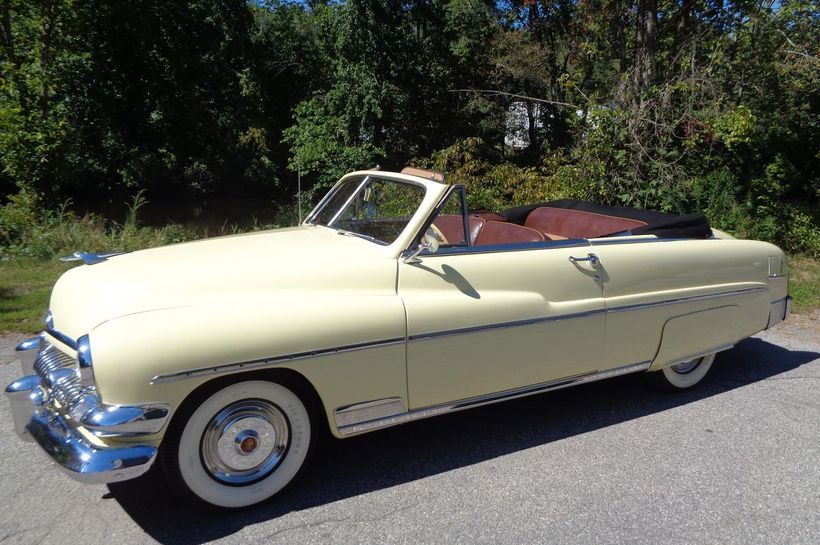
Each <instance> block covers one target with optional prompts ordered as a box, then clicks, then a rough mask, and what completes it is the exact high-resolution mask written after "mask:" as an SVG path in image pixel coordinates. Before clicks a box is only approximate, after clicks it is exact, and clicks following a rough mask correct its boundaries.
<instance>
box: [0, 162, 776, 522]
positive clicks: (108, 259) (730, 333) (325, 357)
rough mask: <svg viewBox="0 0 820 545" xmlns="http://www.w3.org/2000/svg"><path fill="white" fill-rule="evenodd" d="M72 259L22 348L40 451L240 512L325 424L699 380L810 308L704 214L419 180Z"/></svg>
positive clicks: (366, 185) (363, 175) (109, 477)
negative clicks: (292, 214) (496, 202)
mask: <svg viewBox="0 0 820 545" xmlns="http://www.w3.org/2000/svg"><path fill="white" fill-rule="evenodd" d="M70 259H76V260H82V261H83V262H84V264H83V265H81V266H79V267H75V268H73V269H71V270H70V271H68V272H67V273H66V274H64V275H63V276H62V278H60V280H59V281H58V282H57V284H56V286H55V287H54V291H53V293H52V296H51V302H50V310H49V312H48V314H47V317H46V322H45V328H44V331H43V332H42V334H40V335H39V336H37V337H35V338H33V339H29V340H27V341H24V342H23V343H21V344H20V345H19V346H18V348H17V350H18V351H19V352H18V353H19V355H20V359H21V365H22V369H23V375H24V376H23V377H22V378H20V379H19V380H17V381H15V382H14V383H12V384H10V385H9V386H8V387H7V388H6V394H7V395H8V396H9V398H10V400H11V404H12V409H13V417H14V425H15V428H16V431H17V433H18V435H19V436H20V437H21V438H23V439H25V440H30V441H34V442H36V443H38V444H39V445H40V447H42V449H43V450H45V451H46V452H47V453H48V454H49V455H50V456H51V458H52V459H53V460H54V462H55V463H56V465H57V466H58V467H60V468H62V469H63V470H64V471H65V472H67V473H68V475H70V476H72V477H74V478H76V479H79V480H81V481H85V482H93V483H101V482H113V481H121V480H125V479H131V478H134V477H137V476H139V475H141V474H143V473H145V472H146V471H147V470H148V469H149V468H150V467H151V466H152V465H153V464H154V463H155V462H158V463H161V465H162V467H163V469H164V471H165V473H166V475H167V476H168V478H169V480H170V482H171V483H172V484H173V485H175V487H176V488H178V489H179V490H180V491H182V493H184V494H187V495H188V496H191V497H193V498H196V499H198V500H201V501H203V502H206V503H208V504H212V505H216V506H221V507H242V506H247V505H252V504H255V503H258V502H260V501H263V500H266V499H268V498H270V497H271V496H273V495H275V494H276V493H277V492H279V491H280V490H281V489H282V488H283V487H284V486H286V485H287V484H288V483H289V482H291V481H292V480H293V479H294V477H296V476H297V474H298V473H299V472H300V470H301V469H302V468H303V467H304V466H305V462H306V460H307V459H308V456H309V454H310V451H311V447H312V445H313V444H314V442H315V439H316V437H317V436H318V435H319V434H320V433H323V432H324V431H325V430H329V431H330V433H332V434H333V435H335V436H336V437H339V438H344V437H349V436H351V435H355V434H360V433H364V432H368V431H372V430H377V429H380V428H384V427H387V426H394V425H396V424H402V423H404V422H409V421H412V420H417V419H420V418H426V417H430V416H435V415H439V414H444V413H448V412H452V411H458V410H462V409H467V408H470V407H476V406H479V405H484V404H487V403H494V402H498V401H503V400H506V399H511V398H515V397H520V396H525V395H530V394H537V393H540V392H546V391H549V390H555V389H558V388H565V387H568V386H574V385H576V384H584V383H586V382H590V381H594V380H600V379H605V378H608V377H614V376H617V375H624V374H627V373H644V372H646V373H648V374H649V376H651V377H653V378H654V380H655V381H656V382H659V383H661V384H663V385H665V386H667V387H668V388H671V389H681V388H689V387H691V386H694V385H695V384H696V383H698V382H699V381H700V380H701V379H702V378H703V377H704V375H705V374H706V373H707V371H708V370H709V368H710V366H711V365H712V362H713V360H714V355H715V353H716V352H719V351H721V350H726V349H728V348H730V347H732V345H734V344H735V343H737V342H738V341H739V340H741V339H743V338H745V337H748V336H750V335H753V334H754V333H756V332H758V331H760V330H762V329H766V328H769V327H771V326H772V325H774V324H776V323H778V322H780V321H781V320H783V319H785V318H787V317H788V315H789V312H790V298H789V297H788V295H787V272H786V261H785V258H784V255H783V252H781V251H780V249H778V248H777V247H776V246H773V245H771V244H767V243H764V242H756V241H748V240H735V239H733V238H732V237H730V236H728V235H726V234H724V233H721V232H719V231H717V230H712V229H710V227H709V225H708V223H707V222H706V220H705V219H704V218H703V216H700V215H693V216H673V215H669V214H662V213H658V212H647V211H640V210H633V209H626V208H612V207H601V206H596V205H594V204H591V203H585V202H581V201H572V200H562V201H553V202H547V203H538V204H532V205H529V206H522V207H517V208H512V209H510V210H506V211H504V212H502V213H500V214H499V213H492V212H480V213H470V212H468V210H467V197H466V194H465V189H464V188H463V187H462V186H459V185H448V184H445V183H444V181H443V178H442V176H441V175H440V174H437V173H433V172H427V171H421V170H416V169H409V168H408V169H405V170H404V171H402V172H401V173H390V172H383V171H379V170H369V171H359V172H353V173H351V174H348V175H346V176H345V177H343V178H342V179H341V180H340V181H339V182H338V183H337V184H336V185H335V186H334V187H333V189H332V190H331V191H330V192H329V193H328V194H327V196H325V197H324V199H323V200H322V201H321V202H320V203H319V204H318V205H317V206H316V208H315V209H314V210H313V211H312V212H311V213H310V215H309V216H308V217H307V219H306V220H305V221H304V223H302V224H301V225H299V226H297V227H293V228H287V229H277V230H272V231H263V232H255V233H248V234H243V235H237V236H230V237H223V238H215V239H209V240H202V241H197V242H190V243H184V244H176V245H172V246H166V247H162V248H155V249H150V250H144V251H139V252H133V253H128V254H122V255H96V254H89V253H82V252H78V253H77V254H74V256H70Z"/></svg>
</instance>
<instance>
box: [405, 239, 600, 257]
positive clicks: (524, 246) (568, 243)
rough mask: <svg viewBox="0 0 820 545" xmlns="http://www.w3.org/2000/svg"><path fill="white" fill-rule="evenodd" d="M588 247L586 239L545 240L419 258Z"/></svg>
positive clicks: (445, 251) (449, 250)
mask: <svg viewBox="0 0 820 545" xmlns="http://www.w3.org/2000/svg"><path fill="white" fill-rule="evenodd" d="M588 246H590V243H589V241H588V240H587V239H585V238H581V239H567V240H547V241H544V242H521V243H518V244H493V245H487V246H467V247H465V246H453V247H450V248H439V250H438V251H437V252H436V253H425V252H422V253H421V257H425V258H426V257H437V256H451V255H463V254H467V255H469V254H488V253H496V252H514V251H518V252H523V251H528V250H550V249H552V248H586V247H588Z"/></svg>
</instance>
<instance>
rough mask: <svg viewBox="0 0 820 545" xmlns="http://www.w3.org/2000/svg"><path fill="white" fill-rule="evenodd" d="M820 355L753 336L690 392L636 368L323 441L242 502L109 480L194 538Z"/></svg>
mask: <svg viewBox="0 0 820 545" xmlns="http://www.w3.org/2000/svg"><path fill="white" fill-rule="evenodd" d="M818 357H820V354H817V353H814V352H796V351H789V350H787V349H785V348H782V347H780V346H777V345H774V344H771V343H768V342H766V341H763V340H760V339H747V340H745V341H743V342H741V343H740V344H738V345H737V346H736V347H735V348H734V349H733V350H730V351H728V352H724V353H722V354H719V355H718V358H717V360H716V362H715V365H714V366H713V367H712V370H711V372H710V373H709V375H707V377H706V378H705V379H704V381H703V382H702V383H701V384H699V385H698V386H697V387H696V388H694V389H693V390H691V391H686V392H681V393H660V392H656V391H654V390H652V389H651V388H649V387H647V386H645V385H644V383H643V382H642V381H641V380H636V379H638V377H636V376H627V377H621V378H617V379H611V380H608V381H602V382H598V383H592V384H588V385H585V386H580V387H576V388H570V389H566V390H558V391H555V392H551V393H547V394H543V395H538V396H533V397H529V398H523V399H518V400H514V401H508V402H505V403H500V404H497V405H492V406H486V407H482V408H478V409H473V410H470V411H465V412H461V413H454V414H451V415H446V416H441V417H437V418H432V419H428V420H423V421H418V422H414V423H411V424H407V425H404V426H399V427H396V428H390V429H386V430H383V431H379V432H374V433H371V434H367V435H364V436H360V437H354V438H351V439H346V440H343V441H339V440H334V439H330V438H328V439H327V440H325V441H323V442H321V443H320V444H319V448H318V449H317V451H316V453H315V456H314V458H313V460H312V462H311V465H310V466H309V467H308V468H307V470H306V471H305V474H304V475H303V476H302V478H301V479H300V480H299V481H298V482H296V483H295V485H294V486H292V487H290V488H288V489H287V490H286V491H284V492H283V493H282V494H281V495H279V496H278V497H277V498H275V499H273V500H271V501H269V502H267V503H264V504H262V505H260V506H257V507H253V508H250V509H246V510H242V511H233V512H216V511H207V510H205V511H203V509H201V508H197V507H194V506H190V505H187V504H185V503H184V502H182V501H180V500H179V499H178V498H177V497H176V496H175V495H174V494H173V492H172V491H171V490H170V489H169V487H168V485H167V484H166V483H165V481H164V480H163V477H162V473H161V472H160V471H151V472H150V473H149V474H147V475H145V476H144V477H142V478H140V479H137V480H134V481H127V482H124V483H117V484H112V485H109V489H110V497H112V498H114V499H115V500H116V501H118V502H119V503H120V504H121V505H122V507H123V509H125V511H126V512H127V513H128V514H129V515H130V516H131V517H132V518H133V519H134V521H135V522H136V523H137V524H139V525H140V526H141V527H142V529H143V530H145V532H147V533H148V534H149V535H150V536H151V537H152V538H154V539H156V540H157V541H159V542H161V543H165V544H184V545H189V544H190V545H196V544H200V543H203V542H206V541H211V540H214V539H218V538H221V537H225V536H228V535H231V534H233V533H235V532H237V531H239V530H241V529H242V528H243V527H245V526H248V525H252V524H256V523H259V522H263V521H266V520H270V519H274V518H276V517H279V516H281V515H283V514H286V513H289V512H292V511H299V510H303V509H308V508H311V507H316V506H320V505H323V504H326V503H330V502H335V501H338V500H343V499H345V498H349V497H352V496H356V495H359V494H365V493H368V492H372V491H376V490H380V489H383V488H388V487H392V486H396V485H400V484H402V483H406V482H410V481H414V480H417V479H421V478H424V477H429V476H431V475H435V474H438V473H442V472H445V471H450V470H452V469H456V468H460V467H464V466H468V465H472V464H476V463H479V462H482V461H485V460H490V459H492V458H496V457H499V456H504V455H506V454H509V453H512V452H516V451H520V450H524V449H528V448H531V447H534V446H538V445H543V444H546V443H550V442H552V441H559V440H561V439H564V438H567V437H572V436H575V435H579V434H583V433H588V432H591V431H595V430H597V429H601V428H605V427H607V426H611V425H614V424H618V423H621V422H625V421H629V420H632V419H635V418H640V417H643V416H647V415H650V414H653V413H657V412H661V411H665V410H667V409H670V408H673V407H678V406H681V405H685V404H687V403H691V402H694V401H698V400H700V399H704V398H708V397H711V396H713V395H719V394H722V393H724V392H728V391H730V390H733V389H735V388H739V387H743V386H745V385H748V384H752V383H755V382H758V381H761V380H765V379H767V378H769V377H772V376H774V375H778V374H780V373H784V372H787V371H790V370H792V369H795V368H797V367H799V366H801V365H803V364H805V363H808V362H810V361H812V360H814V359H816V358H818Z"/></svg>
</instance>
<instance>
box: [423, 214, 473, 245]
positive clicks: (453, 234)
mask: <svg viewBox="0 0 820 545" xmlns="http://www.w3.org/2000/svg"><path fill="white" fill-rule="evenodd" d="M433 225H435V226H436V229H438V230H439V231H441V234H442V235H444V237H445V238H446V239H447V243H448V244H459V243H461V242H464V223H463V220H462V218H461V216H459V215H457V214H442V215H441V216H438V217H437V218H436V219H434V220H433ZM467 227H468V229H469V230H470V241H471V242H472V243H473V244H475V241H476V237H477V236H478V233H479V231H481V229H482V227H484V220H483V219H481V218H475V217H472V216H470V217H468V218H467Z"/></svg>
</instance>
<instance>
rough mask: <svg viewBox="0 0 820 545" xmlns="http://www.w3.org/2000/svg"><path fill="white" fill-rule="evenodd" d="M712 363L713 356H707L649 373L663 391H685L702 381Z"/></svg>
mask: <svg viewBox="0 0 820 545" xmlns="http://www.w3.org/2000/svg"><path fill="white" fill-rule="evenodd" d="M714 361H715V354H707V355H705V356H701V357H699V358H693V359H691V360H689V361H685V362H681V363H678V364H675V365H670V366H668V367H664V368H663V369H661V370H660V371H655V372H653V373H650V377H651V378H652V379H653V381H654V382H655V384H656V385H658V386H660V387H662V388H664V389H667V390H686V389H687V388H691V387H692V386H694V385H695V384H697V383H699V382H700V381H701V380H703V377H705V376H706V373H708V372H709V369H711V368H712V362H714Z"/></svg>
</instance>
